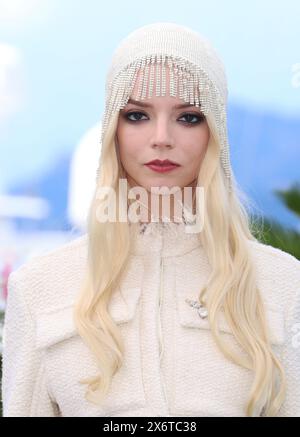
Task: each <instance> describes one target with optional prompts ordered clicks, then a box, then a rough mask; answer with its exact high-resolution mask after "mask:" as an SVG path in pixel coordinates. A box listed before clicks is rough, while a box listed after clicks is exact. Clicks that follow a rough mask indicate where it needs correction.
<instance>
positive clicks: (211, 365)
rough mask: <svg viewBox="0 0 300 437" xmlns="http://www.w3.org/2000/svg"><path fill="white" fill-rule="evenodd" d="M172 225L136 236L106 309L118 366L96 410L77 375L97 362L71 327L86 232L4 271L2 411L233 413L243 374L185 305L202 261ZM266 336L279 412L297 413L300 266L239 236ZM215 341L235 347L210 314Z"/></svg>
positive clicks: (237, 411) (243, 396)
mask: <svg viewBox="0 0 300 437" xmlns="http://www.w3.org/2000/svg"><path fill="white" fill-rule="evenodd" d="M183 226H184V225H183V224H181V223H180V224H176V223H173V224H168V225H165V226H164V225H158V224H153V223H152V224H150V225H148V226H146V227H145V229H142V228H141V230H140V233H138V234H137V236H136V239H135V240H134V241H133V246H132V250H131V255H130V262H129V266H128V269H127V270H126V271H125V272H124V274H123V276H122V280H121V282H120V286H119V287H118V288H117V289H116V290H115V291H114V293H113V296H112V299H111V302H110V306H109V311H110V313H111V316H112V317H113V319H114V320H115V322H116V323H117V324H118V326H119V328H120V330H121V332H122V336H123V338H124V342H125V359H124V364H123V366H122V367H121V369H120V370H119V371H118V372H117V373H116V374H115V376H114V377H113V380H112V385H111V388H110V391H109V394H108V395H107V397H106V398H105V400H104V402H103V404H102V406H101V407H96V406H94V405H92V404H90V403H89V402H88V401H87V400H86V399H85V397H84V394H85V390H86V386H85V385H82V384H80V383H79V380H80V379H82V378H86V377H89V376H94V375H96V374H98V373H99V372H98V369H97V363H96V360H95V358H94V356H93V355H92V353H91V351H90V350H89V349H88V347H87V346H86V344H85V343H84V342H83V340H82V338H81V337H80V336H79V335H78V333H77V332H76V328H75V325H74V322H73V316H72V314H73V303H74V299H75V296H76V295H77V293H78V291H79V288H80V282H81V279H82V278H83V274H84V271H85V268H86V259H87V241H88V240H87V235H83V236H81V237H79V238H76V239H75V240H73V241H72V242H69V243H67V244H64V245H63V246H61V247H60V248H58V249H56V250H54V251H52V252H49V253H47V254H45V255H42V256H37V257H35V258H33V259H31V260H30V261H28V262H27V263H25V264H24V265H23V266H21V267H20V268H18V269H17V270H16V271H15V272H13V273H12V274H11V275H10V278H9V285H8V287H9V288H8V291H9V295H8V302H7V309H6V315H5V326H4V351H3V381H2V396H3V408H4V416H34V417H36V416H51V417H55V416H245V405H246V400H247V398H248V395H249V390H250V387H251V383H252V379H253V375H252V373H251V372H250V371H249V370H247V369H244V368H242V367H240V366H238V365H235V364H233V363H231V362H229V361H228V360H227V359H226V358H225V357H224V356H223V354H222V353H221V352H220V350H219V349H218V347H217V346H216V345H215V343H214V340H213V338H212V335H211V332H210V328H209V325H208V319H207V318H204V319H202V318H200V317H199V315H198V312H197V309H195V308H193V307H191V306H190V305H188V304H187V303H186V301H185V300H186V298H190V299H197V295H198V291H199V290H200V287H201V286H202V285H203V284H204V283H205V281H206V279H207V277H208V275H209V272H210V266H209V263H208V260H207V257H206V255H205V252H204V250H203V247H201V245H200V243H199V240H198V238H197V234H187V233H185V232H183V229H182V227H183ZM249 248H250V253H251V256H252V257H253V260H254V263H255V268H256V270H257V277H258V285H259V287H260V290H261V293H262V297H263V300H264V303H265V307H266V312H267V317H268V321H269V323H270V326H271V332H272V347H273V348H274V350H275V352H276V353H277V354H278V356H279V357H280V359H281V360H282V363H283V365H284V368H285V370H286V375H287V397H286V400H285V402H284V404H283V406H282V408H281V410H280V414H279V415H280V416H300V380H299V374H300V341H299V332H298V333H297V329H298V331H299V317H300V293H299V291H300V262H299V261H298V260H297V259H296V258H294V257H292V256H291V255H289V254H287V253H285V252H283V251H281V250H279V249H275V248H273V247H271V246H267V245H264V244H261V243H258V242H252V241H249ZM220 326H221V331H222V335H224V336H225V337H226V339H227V340H228V341H230V342H231V343H232V344H233V345H235V346H236V348H237V349H238V345H237V344H235V341H234V338H233V336H232V334H231V333H230V330H229V328H228V326H227V324H226V322H225V320H224V318H221V320H220Z"/></svg>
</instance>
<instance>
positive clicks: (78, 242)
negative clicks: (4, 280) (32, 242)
mask: <svg viewBox="0 0 300 437" xmlns="http://www.w3.org/2000/svg"><path fill="white" fill-rule="evenodd" d="M87 243H88V239H87V234H84V235H82V236H80V237H77V238H75V239H74V240H72V241H69V242H67V243H65V244H63V245H61V246H59V247H58V248H56V249H54V250H51V251H48V252H46V253H44V254H42V255H38V256H34V257H33V258H31V259H30V260H28V261H27V262H25V263H24V264H23V265H21V266H20V267H18V268H17V269H16V270H14V271H13V272H12V273H11V274H10V276H9V283H8V293H10V292H15V293H16V292H17V290H20V293H22V295H23V297H24V298H25V300H26V301H27V304H28V305H29V307H30V308H31V309H32V311H34V312H35V311H37V312H38V311H43V310H44V309H45V308H55V307H60V306H61V305H68V304H70V302H72V300H73V299H74V296H75V293H76V291H77V290H78V289H79V286H80V283H81V280H82V278H83V274H84V271H85V265H86V260H87Z"/></svg>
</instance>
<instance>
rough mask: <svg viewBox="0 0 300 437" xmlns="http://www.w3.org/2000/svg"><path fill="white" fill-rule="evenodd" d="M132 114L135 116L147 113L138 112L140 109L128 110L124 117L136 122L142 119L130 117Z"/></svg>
mask: <svg viewBox="0 0 300 437" xmlns="http://www.w3.org/2000/svg"><path fill="white" fill-rule="evenodd" d="M131 115H133V116H134V117H135V116H136V115H139V116H140V115H145V114H143V113H142V112H138V111H134V112H127V113H126V114H124V118H125V119H126V120H129V121H133V122H134V123H135V122H137V121H141V119H140V118H139V119H138V120H136V119H135V120H134V119H131V118H129V116H131Z"/></svg>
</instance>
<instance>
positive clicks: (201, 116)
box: [123, 111, 205, 126]
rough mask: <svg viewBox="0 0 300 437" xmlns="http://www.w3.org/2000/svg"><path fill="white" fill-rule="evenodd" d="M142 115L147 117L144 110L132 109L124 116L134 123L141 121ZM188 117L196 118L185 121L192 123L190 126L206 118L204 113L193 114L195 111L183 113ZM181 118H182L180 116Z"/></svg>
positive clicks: (185, 122) (184, 116) (183, 116)
mask: <svg viewBox="0 0 300 437" xmlns="http://www.w3.org/2000/svg"><path fill="white" fill-rule="evenodd" d="M131 116H132V117H133V119H132V118H129V117H131ZM142 116H145V117H147V116H146V114H144V113H143V112H140V111H131V112H127V113H125V114H123V117H124V118H125V120H127V121H130V122H133V123H138V122H139V121H143V119H142V118H141V117H142ZM136 117H137V118H136ZM188 117H190V118H192V119H193V118H194V121H190V119H189V121H183V123H184V124H187V125H190V126H192V125H196V124H199V123H201V122H202V121H204V120H205V115H204V114H199V115H198V114H193V113H186V114H183V115H182V116H181V118H188ZM179 120H180V118H179Z"/></svg>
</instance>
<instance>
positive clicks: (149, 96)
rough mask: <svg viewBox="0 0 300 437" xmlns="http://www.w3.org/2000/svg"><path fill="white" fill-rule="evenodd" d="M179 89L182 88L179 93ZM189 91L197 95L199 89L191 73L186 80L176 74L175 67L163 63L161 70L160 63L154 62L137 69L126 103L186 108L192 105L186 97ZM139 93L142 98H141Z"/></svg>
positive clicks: (148, 106) (146, 106)
mask: <svg viewBox="0 0 300 437" xmlns="http://www.w3.org/2000/svg"><path fill="white" fill-rule="evenodd" d="M174 83H175V84H176V85H174ZM162 88H164V89H163V91H164V92H163V93H162V92H161V91H162ZM179 89H181V90H184V92H182V93H181V95H180V93H179ZM191 93H193V94H195V95H199V90H198V88H197V87H196V85H195V83H194V78H193V77H192V75H191V76H190V79H189V80H186V78H184V79H183V77H182V75H180V74H178V70H176V67H175V69H174V68H170V66H169V65H167V64H165V65H164V69H163V70H162V68H161V64H160V65H159V64H157V63H154V64H151V65H148V66H146V67H145V66H144V67H142V68H139V69H138V70H137V74H136V78H135V81H134V84H133V88H132V91H131V93H130V97H129V100H128V102H127V104H128V105H129V104H135V105H139V106H141V107H145V108H151V107H154V106H160V105H167V106H171V107H174V108H176V109H177V108H178V109H179V108H186V107H189V106H194V104H192V103H191V102H190V99H189V97H188V96H189V95H190V94H191ZM141 94H142V95H143V98H141ZM184 95H185V98H184ZM138 102H139V103H138ZM198 102H199V99H198ZM197 106H198V105H197Z"/></svg>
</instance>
